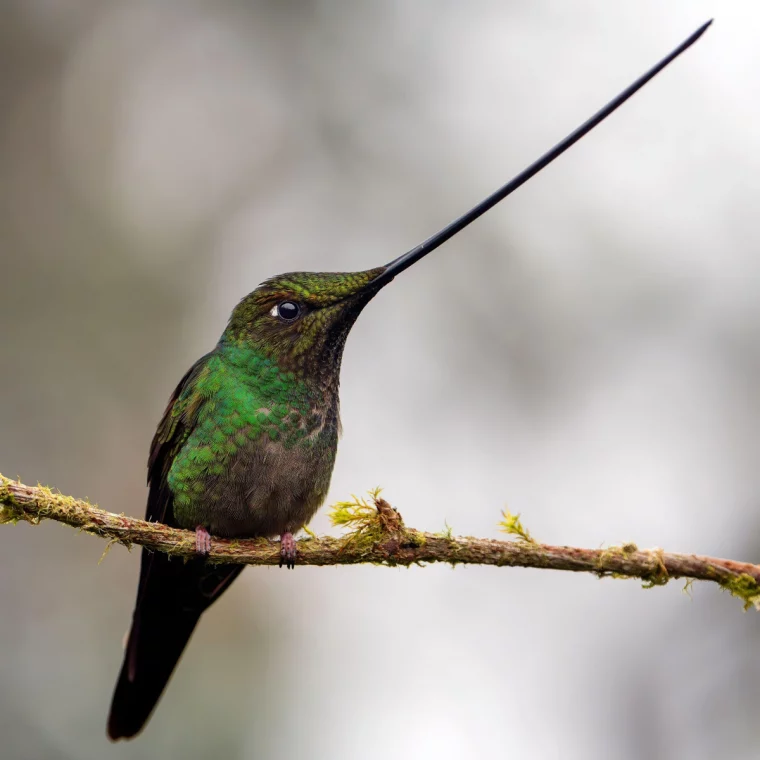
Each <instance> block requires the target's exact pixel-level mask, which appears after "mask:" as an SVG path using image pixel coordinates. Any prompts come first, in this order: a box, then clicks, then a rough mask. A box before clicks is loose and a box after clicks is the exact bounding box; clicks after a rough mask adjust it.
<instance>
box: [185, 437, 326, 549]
mask: <svg viewBox="0 0 760 760" xmlns="http://www.w3.org/2000/svg"><path fill="white" fill-rule="evenodd" d="M325 439H326V440H325ZM336 447H337V437H334V436H324V437H322V436H320V440H316V441H314V442H313V443H312V444H311V445H308V446H294V447H290V448H286V447H285V446H284V445H282V444H280V443H277V442H271V441H270V442H267V443H266V444H264V445H263V446H262V445H259V446H255V447H252V448H251V449H249V450H241V451H239V452H238V453H237V455H236V456H235V458H234V459H233V460H232V462H231V463H230V467H229V470H228V471H227V472H226V473H225V474H224V475H223V476H219V477H216V478H214V479H213V480H211V481H209V482H208V483H207V485H206V488H205V489H204V490H205V493H204V494H203V498H202V499H199V500H198V502H197V503H196V509H195V510H194V511H195V515H194V516H193V519H192V522H194V524H193V525H186V526H185V527H188V528H194V527H197V526H198V525H203V526H204V527H206V528H207V529H208V530H209V531H210V532H211V534H212V535H216V536H225V537H257V536H263V537H269V538H272V537H275V536H279V535H282V534H283V533H286V532H291V533H294V532H296V531H297V530H300V529H301V528H302V527H303V526H304V525H306V523H308V522H309V520H311V518H312V517H313V516H314V513H315V512H316V511H317V509H319V507H320V506H321V504H322V502H323V501H324V499H325V497H326V496H327V490H328V488H329V485H330V477H331V475H332V469H333V464H334V463H335V451H336Z"/></svg>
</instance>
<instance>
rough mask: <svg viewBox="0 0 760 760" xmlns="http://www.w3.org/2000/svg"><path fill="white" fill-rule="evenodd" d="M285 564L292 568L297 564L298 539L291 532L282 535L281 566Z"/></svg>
mask: <svg viewBox="0 0 760 760" xmlns="http://www.w3.org/2000/svg"><path fill="white" fill-rule="evenodd" d="M283 565H285V567H288V568H290V569H291V570H292V569H293V568H294V567H295V566H296V540H295V538H293V534H292V533H290V532H288V533H283V534H282V535H281V536H280V567H282V566H283Z"/></svg>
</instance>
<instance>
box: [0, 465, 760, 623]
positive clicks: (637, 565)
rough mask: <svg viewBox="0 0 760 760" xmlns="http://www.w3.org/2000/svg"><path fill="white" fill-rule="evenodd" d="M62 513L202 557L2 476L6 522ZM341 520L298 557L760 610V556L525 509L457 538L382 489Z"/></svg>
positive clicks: (218, 548) (82, 523) (217, 543)
mask: <svg viewBox="0 0 760 760" xmlns="http://www.w3.org/2000/svg"><path fill="white" fill-rule="evenodd" d="M43 519H47V520H57V521H58V522H62V523H65V524H66V525H70V526H72V527H74V528H78V529H79V530H82V531H85V532H87V533H93V534H95V535H98V536H101V537H103V538H107V539H110V543H109V546H110V544H111V543H121V544H124V545H125V546H127V547H130V546H131V545H132V544H139V545H141V546H145V547H146V548H148V549H152V550H154V551H162V552H167V553H169V554H173V555H176V556H179V557H193V556H195V533H194V532H192V531H187V530H180V529H178V528H171V527H169V526H167V525H162V524H160V523H154V522H146V521H145V520H138V519H136V518H134V517H127V516H125V515H117V514H113V513H112V512H106V511H104V510H102V509H98V507H96V506H93V505H92V504H90V503H89V502H87V501H82V500H80V499H74V498H72V497H70V496H64V495H62V494H60V493H57V492H55V491H53V490H51V489H49V488H44V487H42V486H27V485H24V484H22V483H20V482H17V481H13V480H9V479H8V478H5V477H3V476H2V475H0V523H14V522H18V521H25V522H29V523H32V524H37V523H39V522H40V521H41V520H43ZM332 519H333V523H334V524H335V525H340V526H343V527H346V528H348V529H349V530H348V533H347V534H346V535H344V536H341V537H339V538H334V537H330V536H320V537H315V536H309V537H307V538H303V539H301V540H300V541H298V559H297V562H298V564H299V565H355V564H360V563H374V564H377V565H388V566H391V567H395V566H399V565H402V566H409V565H413V564H417V565H419V564H426V563H431V562H444V563H447V564H450V565H460V564H469V565H496V566H497V567H503V566H508V567H533V568H542V569H548V570H566V571H570V572H586V573H592V574H594V575H596V576H599V577H615V578H638V579H639V580H641V581H643V583H644V586H645V587H652V586H661V585H664V584H666V583H667V582H668V581H670V580H672V579H677V578H682V579H686V580H687V583H691V582H692V581H695V580H699V581H712V582H714V583H717V584H718V585H719V586H720V587H721V588H723V589H725V590H727V591H730V592H731V593H732V594H733V595H734V596H737V597H739V598H741V599H742V600H743V601H744V603H745V609H746V608H748V607H750V606H755V607H756V608H757V609H760V565H755V564H751V563H748V562H737V561H734V560H729V559H717V558H714V557H705V556H699V555H696V554H675V553H672V552H665V551H663V550H662V549H639V548H638V547H637V546H636V545H635V544H624V545H622V546H613V547H610V548H607V549H581V548H576V547H572V546H551V545H549V544H542V543H539V542H537V541H536V540H535V539H534V538H532V537H531V535H530V533H528V531H527V530H526V529H525V528H524V527H523V525H522V523H521V522H520V519H519V515H516V516H513V515H511V514H509V513H505V514H504V520H503V521H502V522H501V523H500V527H501V529H502V530H503V531H504V532H506V533H510V534H512V535H514V536H515V537H516V540H510V541H498V540H495V539H490V538H471V537H458V536H453V535H452V534H451V529H450V528H448V527H447V529H446V530H445V531H443V532H442V533H423V532H421V531H417V530H412V529H410V528H407V527H406V526H405V525H404V522H403V520H402V519H401V516H400V515H399V513H398V512H397V511H396V510H395V509H394V508H393V507H391V506H390V504H388V502H387V501H385V500H384V499H382V498H381V497H380V494H379V489H376V490H375V491H373V492H371V493H370V499H369V500H364V499H357V498H354V499H353V500H352V501H348V502H341V503H339V504H336V505H335V506H334V507H333V509H332ZM208 561H209V562H229V563H240V564H246V565H277V564H279V562H280V549H279V544H278V542H276V541H269V540H267V539H223V538H213V539H212V541H211V553H210V555H209V557H208Z"/></svg>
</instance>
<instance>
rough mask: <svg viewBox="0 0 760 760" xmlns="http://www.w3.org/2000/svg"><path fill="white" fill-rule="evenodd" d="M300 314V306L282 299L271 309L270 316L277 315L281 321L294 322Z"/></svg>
mask: <svg viewBox="0 0 760 760" xmlns="http://www.w3.org/2000/svg"><path fill="white" fill-rule="evenodd" d="M300 314H301V307H300V306H299V305H298V304H297V303H293V301H282V302H281V303H278V304H277V306H275V307H274V309H272V316H273V317H279V318H280V319H281V320H282V321H283V322H295V320H296V319H298V317H299V315H300Z"/></svg>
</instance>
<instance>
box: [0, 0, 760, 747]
mask: <svg viewBox="0 0 760 760" xmlns="http://www.w3.org/2000/svg"><path fill="white" fill-rule="evenodd" d="M713 14H717V19H716V23H715V24H714V26H713V28H712V29H711V30H710V31H709V32H708V34H707V35H706V36H705V37H704V38H703V39H702V40H701V41H700V42H699V43H698V44H697V45H696V46H695V47H694V48H692V50H690V51H689V52H688V53H687V54H686V55H685V56H684V57H683V58H681V59H680V60H678V61H677V63H675V64H674V65H673V66H672V67H670V68H669V69H668V70H667V71H666V72H664V73H663V74H661V75H660V76H659V77H657V79H656V80H655V81H654V82H652V83H651V84H650V85H648V86H647V87H646V88H645V89H644V90H643V91H642V92H641V93H640V94H639V95H637V96H636V97H635V98H634V100H633V101H631V102H630V103H629V104H627V105H625V106H624V108H623V109H622V110H621V111H619V112H618V113H617V114H615V116H614V117H613V118H611V119H610V120H609V121H607V122H605V124H604V125H602V126H601V127H599V128H598V129H597V130H596V131H594V132H593V133H592V134H591V135H590V136H589V137H587V138H585V139H584V140H583V141H582V142H581V143H580V144H578V145H577V146H576V147H574V148H573V149H572V151H571V152H570V153H569V154H567V155H566V156H564V157H563V158H562V159H561V160H560V161H558V162H557V163H556V164H554V165H553V166H552V167H551V168H549V169H548V170H545V171H544V172H543V173H542V174H541V175H540V176H538V177H536V178H535V179H533V180H532V181H531V182H530V183H529V184H528V185H527V186H525V187H524V188H522V189H521V190H520V191H519V192H518V193H517V194H516V195H514V196H513V197H512V198H510V199H509V201H508V202H506V203H505V204H503V205H502V206H500V207H498V208H497V209H495V210H493V211H491V212H490V213H489V214H488V215H487V216H486V217H485V218H484V219H482V220H481V221H479V222H478V223H477V224H476V225H475V226H474V227H471V228H470V229H468V230H467V231H466V232H464V233H462V234H460V235H459V236H458V237H457V238H455V239H454V240H452V241H451V242H450V243H448V244H447V245H446V247H445V248H442V249H441V250H439V251H438V252H436V253H435V254H434V255H433V256H431V257H430V259H428V260H426V261H425V262H424V263H422V264H420V265H418V266H416V267H415V268H414V269H412V270H410V271H409V272H408V273H406V274H404V275H403V276H402V277H400V278H399V279H398V280H397V281H396V282H395V283H394V284H393V285H392V286H391V287H389V288H388V289H387V290H386V291H384V292H383V293H382V294H381V295H380V296H379V297H378V298H377V299H376V300H375V301H374V302H373V303H372V304H371V305H370V307H369V308H368V309H367V310H366V311H365V313H364V314H363V315H362V317H361V319H360V320H359V322H358V324H357V325H356V327H355V328H354V330H353V333H352V335H351V336H350V339H349V342H348V346H347V350H346V354H345V360H344V368H343V374H342V387H343V390H342V416H343V423H344V431H345V432H344V436H343V439H342V446H341V448H340V451H339V456H338V463H337V467H336V470H335V475H334V478H333V484H332V489H331V493H330V500H332V501H335V500H339V499H343V498H346V497H348V495H349V494H351V493H361V492H363V491H365V490H367V489H369V488H371V487H372V486H375V485H378V484H379V485H382V486H384V487H385V496H386V497H387V498H388V499H389V500H390V501H391V502H392V503H393V504H394V505H395V506H396V507H398V508H399V510H400V511H401V513H402V514H403V516H404V517H405V519H406V521H407V523H408V524H410V525H412V526H414V527H417V528H420V529H426V530H434V531H435V530H439V529H442V528H443V527H444V523H445V521H447V522H448V524H450V525H451V526H452V527H453V529H454V530H455V532H457V533H463V534H470V535H480V536H496V535H498V534H497V529H496V523H497V520H498V519H499V512H500V510H501V509H502V508H504V507H505V506H508V507H509V508H510V509H511V510H512V511H515V512H521V513H522V515H523V519H524V522H525V523H526V525H527V526H528V528H529V529H530V530H531V531H532V532H533V533H534V535H536V536H537V537H538V538H540V539H541V540H545V541H549V542H557V543H569V544H578V545H583V546H600V545H610V544H614V543H619V542H622V541H636V542H637V543H638V544H639V545H641V546H647V547H649V546H663V547H666V548H667V549H669V550H674V551H678V550H681V551H694V552H703V553H712V554H716V555H722V556H732V557H735V558H740V559H747V560H760V426H759V425H758V422H759V421H760V298H759V297H758V284H759V283H760V225H758V212H757V209H758V206H760V179H758V177H760V128H758V125H760V99H759V98H758V97H757V95H758V93H759V92H760V45H758V39H760V7H758V6H757V4H756V3H752V2H750V1H749V0H747V2H737V1H734V2H731V1H730V0H723V2H721V3H719V4H715V3H708V2H701V1H699V2H695V1H694V0H688V1H687V0H674V1H673V2H669V3H667V4H663V3H661V2H658V1H657V0H639V1H638V2H636V3H608V2H602V1H601V0H599V1H598V2H590V1H589V0H579V2H574V3H566V2H552V1H551V0H534V2H531V3H528V4H526V3H517V2H506V3H505V2H497V1H496V0H473V2H469V3H440V2H433V1H432V0H422V1H418V2H415V3H408V2H364V3H354V4H350V3H343V2H337V1H336V0H332V1H330V0H327V1H323V2H303V1H302V2H297V1H296V0H291V1H290V2H274V1H273V0H270V1H269V2H258V3H255V2H250V3H247V2H239V1H238V2H235V1H234V0H222V1H221V2H215V3H210V2H205V3H204V2H187V1H185V2H161V3H157V2H147V1H146V0H133V1H131V2H126V1H125V2H106V1H105V0H59V1H57V2H53V0H7V1H6V2H4V3H3V4H2V7H1V9H0V104H1V108H0V257H2V265H1V268H0V293H1V294H2V295H1V297H0V346H1V347H2V371H1V372H0V471H2V472H3V473H4V474H6V475H12V476H16V475H18V476H20V477H21V478H22V479H23V480H25V481H26V482H30V483H36V482H38V481H39V482H42V483H45V484H49V485H52V486H55V487H57V488H59V489H60V490H61V491H62V492H64V493H68V494H73V495H77V496H82V497H84V496H87V497H89V498H90V499H92V500H93V501H95V502H98V503H99V504H100V505H101V506H103V507H105V508H108V509H111V510H114V511H116V512H119V511H124V512H126V513H129V514H134V515H141V514H142V513H143V510H144V502H145V496H146V489H145V485H144V481H145V462H146V457H147V451H148V445H149V442H150V439H151V436H152V434H153V431H154V429H155V425H156V423H157V421H158V419H159V417H160V415H161V413H162V411H163V409H164V406H165V403H166V400H167V398H168V396H169V394H170V392H171V391H172V389H173V387H174V385H175V383H176V382H177V381H178V380H179V378H180V377H181V376H182V374H183V373H184V372H185V370H186V369H187V367H188V366H189V365H190V364H191V363H192V362H193V361H194V360H195V359H196V358H197V357H198V356H200V355H201V354H202V353H204V352H206V351H207V350H208V349H209V348H210V347H212V346H213V345H214V343H215V342H216V340H217V338H218V336H219V334H220V332H221V330H222V329H223V327H224V324H225V320H226V318H227V316H228V314H229V312H230V310H231V308H232V306H233V305H234V304H235V303H236V302H237V300H238V299H239V298H241V297H242V296H243V295H244V294H245V293H247V292H248V291H250V290H252V289H253V288H254V287H255V286H256V285H257V283H259V282H260V281H261V280H262V279H264V278H265V277H267V276H269V275H272V274H274V273H277V272H281V271H288V270H298V269H307V270H352V269H365V268H367V267H370V266H374V265H377V264H380V263H384V262H386V261H388V260H389V259H391V258H393V257H395V256H396V255H398V254H399V253H401V252H403V251H404V250H406V249H408V248H410V247H411V246H412V245H414V244H416V243H417V242H418V241H419V240H421V239H422V238H424V237H426V236H428V235H429V234H430V233H432V232H434V231H435V230H437V229H438V228H440V227H441V226H443V225H444V224H445V223H447V222H448V221H450V219H452V218H453V217H454V216H456V215H458V214H459V213H461V212H462V211H464V210H466V209H467V208H469V207H470V206H471V205H473V204H474V203H475V202H476V201H478V200H480V198H481V197H483V196H484V195H485V194H486V193H487V192H490V191H491V190H492V189H493V188H494V187H496V186H498V185H500V184H501V183H503V182H504V181H505V180H506V179H508V178H509V177H510V176H512V175H513V174H514V173H516V172H517V171H518V170H519V169H521V168H523V166H525V165H526V164H527V163H529V162H530V161H532V160H533V159H534V158H535V157H537V155H538V154H539V153H541V152H542V151H543V150H545V149H546V148H547V147H549V146H550V145H551V144H553V143H554V142H556V141H557V140H558V139H559V138H561V137H562V136H563V135H564V134H566V133H567V132H568V131H570V130H571V129H573V128H574V127H575V126H576V125H577V124H578V123H579V122H581V121H582V120H583V119H585V118H586V117H587V116H588V115H590V114H591V113H592V112H593V111H594V110H596V109H597V108H598V107H599V106H600V105H601V104H602V103H604V102H606V100H608V99H609V98H610V97H611V96H612V95H614V94H615V93H616V92H618V91H619V90H620V89H622V88H623V87H624V86H626V85H628V84H629V82H630V81H632V80H633V78H634V77H636V76H638V75H639V74H640V73H641V72H642V71H644V70H645V69H646V68H648V67H649V66H650V65H651V64H653V63H654V62H655V61H656V60H657V59H659V58H660V57H661V56H662V55H663V54H665V53H666V52H668V51H669V50H670V49H672V48H673V47H674V46H675V45H676V44H677V43H679V42H680V41H681V40H682V39H683V38H684V37H686V36H687V35H688V34H689V33H691V32H692V31H693V30H694V29H695V28H696V27H697V26H698V25H699V24H701V23H702V22H703V21H704V20H706V19H707V18H709V17H710V16H711V15H713ZM326 511H327V510H323V512H322V513H321V514H320V515H319V516H318V517H317V518H316V520H315V521H314V523H313V527H314V528H315V529H316V530H318V531H325V530H330V527H329V523H328V520H327V517H326ZM104 546H105V544H104V542H103V541H100V540H97V539H94V538H91V537H87V536H83V535H77V534H76V533H75V532H74V531H72V530H70V529H68V528H64V527H61V526H60V525H55V524H46V525H42V526H40V527H36V528H32V527H30V526H26V525H19V526H17V527H10V526H6V527H2V528H0V557H2V560H1V562H2V565H1V566H2V572H1V573H0V742H1V746H2V748H1V749H0V755H2V757H3V758H7V759H8V760H27V759H29V760H31V759H34V760H46V759H47V758H50V759H51V760H52V759H57V758H62V759H63V758H65V759H69V758H72V759H73V758H76V759H77V760H79V759H89V758H98V759H100V758H103V757H113V758H125V759H126V758H154V757H180V756H181V757H183V758H208V757H224V758H230V759H231V760H235V759H237V758H255V759H259V758H261V759H265V758H276V759H277V760H287V759H289V758H330V760H341V759H343V758H345V759H346V760H348V759H353V758H363V759H364V758H366V759H367V760H373V759H374V758H387V757H397V758H427V757H435V758H439V759H445V758H461V757H481V756H489V757H513V756H514V757H530V758H560V757H561V758H567V759H573V758H578V759H580V758H583V759H584V760H588V759H589V758H610V757H615V758H620V759H621V760H627V759H628V758H642V757H647V758H654V759H659V758H663V759H665V758H668V759H670V758H690V759H692V760H700V759H702V758H705V759H707V758H710V759H713V758H718V757H720V758H723V759H726V760H727V759H729V758H737V759H738V758H755V757H757V754H758V750H757V746H758V740H760V721H758V714H760V619H758V617H757V614H756V613H754V612H751V613H747V614H746V615H743V614H742V612H741V606H740V604H739V602H737V601H736V600H734V599H731V598H730V597H729V596H728V595H726V594H722V593H720V592H719V591H718V590H717V589H716V588H712V587H701V586H697V587H695V588H694V589H693V591H692V598H689V596H688V595H685V594H683V593H682V584H679V583H675V582H674V583H671V584H670V585H669V586H667V587H665V588H656V589H653V590H650V591H643V590H642V589H641V588H640V584H637V583H636V582H623V581H613V580H603V581H600V580H597V579H594V578H592V577H580V576H578V577H576V576H573V575H570V574H563V573H550V572H540V571H525V570H508V569H501V570H499V569H489V568H466V569H463V568H458V569H456V570H452V569H450V568H448V567H428V568H424V569H420V568H414V569H410V570H401V569H399V570H388V569H380V568H372V567H354V568H341V569H333V568H331V569H315V568H306V567H304V568H300V569H299V568H297V569H296V571H295V572H285V571H278V570H277V569H257V570H247V571H246V572H245V573H244V574H243V576H242V578H241V580H239V581H238V582H237V583H236V584H235V586H234V587H233V588H232V590H231V591H230V592H228V593H227V594H226V596H225V597H224V598H223V599H222V601H221V602H220V603H219V604H218V605H217V606H215V607H214V608H213V609H212V610H211V611H210V613H209V614H207V615H206V616H205V618H204V619H203V621H202V624H201V625H200V627H199V629H198V631H197V633H196V635H195V637H194V639H193V641H192V642H191V645H190V647H189V648H188V650H187V652H186V654H185V657H184V659H183V661H182V663H181V667H180V668H179V670H178V671H177V673H176V675H175V677H174V679H173V681H172V682H171V684H170V687H169V689H168V691H167V693H166V694H165V696H164V698H163V700H162V702H161V703H160V705H159V709H158V711H157V712H156V713H155V715H154V717H153V720H152V722H151V723H150V724H149V725H148V728H147V729H146V731H145V732H144V734H143V735H142V736H141V737H140V738H139V739H137V740H136V741H134V742H132V743H127V744H120V745H117V746H110V745H109V744H107V742H106V739H105V719H106V714H107V710H108V705H109V701H110V698H111V690H112V687H113V684H114V681H115V677H116V674H117V670H118V668H119V665H120V661H121V656H122V649H121V646H122V644H121V641H122V636H123V633H124V631H125V630H126V628H127V626H128V624H129V620H130V616H131V612H132V603H133V598H134V593H135V587H136V581H137V569H138V558H139V552H138V551H133V552H131V553H127V552H126V551H124V550H123V549H122V548H114V549H113V550H112V551H111V552H110V554H109V555H108V556H107V557H106V558H105V560H104V561H103V562H102V563H101V564H100V565H99V564H98V560H99V558H100V556H101V553H102V552H103V549H104Z"/></svg>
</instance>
